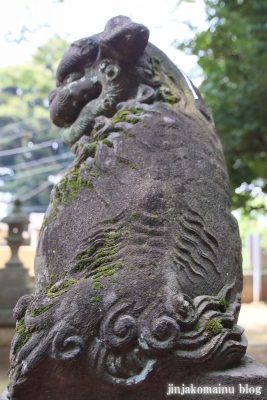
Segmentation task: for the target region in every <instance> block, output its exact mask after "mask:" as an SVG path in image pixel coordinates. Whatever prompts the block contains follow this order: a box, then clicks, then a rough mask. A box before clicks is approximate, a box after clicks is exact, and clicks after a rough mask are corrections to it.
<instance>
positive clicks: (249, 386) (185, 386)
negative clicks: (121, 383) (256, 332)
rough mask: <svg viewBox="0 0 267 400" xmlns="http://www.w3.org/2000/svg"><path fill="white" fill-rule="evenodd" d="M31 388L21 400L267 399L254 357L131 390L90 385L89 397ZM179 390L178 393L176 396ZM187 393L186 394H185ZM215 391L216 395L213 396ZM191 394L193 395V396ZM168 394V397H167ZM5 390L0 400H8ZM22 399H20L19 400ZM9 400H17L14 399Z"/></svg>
mask: <svg viewBox="0 0 267 400" xmlns="http://www.w3.org/2000/svg"><path fill="white" fill-rule="evenodd" d="M36 386H38V382H36ZM35 390H36V389H35V388H32V392H31V390H30V391H29V393H28V395H27V393H25V397H23V400H24V399H25V400H26V399H27V398H30V399H32V398H33V397H32V396H33V392H35V397H34V399H36V400H52V399H55V398H60V399H62V400H63V399H64V400H69V399H79V400H103V399H108V400H125V399H127V400H152V399H153V400H163V399H188V400H204V399H205V400H217V399H225V400H254V399H258V400H266V399H267V368H266V367H265V366H263V365H261V364H259V363H258V362H257V361H256V360H255V359H254V358H252V357H250V356H249V355H246V356H244V357H243V358H242V360H241V365H239V366H237V367H234V368H231V369H227V370H224V371H214V372H208V373H205V374H198V375H194V372H193V371H190V373H187V374H186V375H184V376H183V377H182V378H181V374H180V372H179V374H177V371H174V370H172V371H171V370H170V369H168V371H164V372H163V373H161V374H160V376H159V375H157V377H154V379H153V378H152V379H147V380H146V382H144V383H141V384H140V385H138V386H132V387H131V388H128V389H126V388H117V387H114V386H110V387H105V386H104V385H101V384H99V385H98V384H97V382H95V385H92V386H91V388H90V395H88V391H87V390H85V391H86V392H87V394H86V395H84V393H83V389H82V388H81V387H79V388H77V387H73V386H72V385H71V386H68V387H62V386H61V388H60V387H57V388H51V387H48V386H47V387H38V391H35ZM179 391H180V394H179ZM188 391H189V393H188ZM216 391H217V394H216ZM194 392H196V393H195V394H194ZM168 393H169V394H168ZM7 395H8V391H7V390H6V391H5V392H4V393H3V394H2V396H1V398H0V400H9V399H8V397H7ZM21 398H22V397H20V399H21ZM10 400H17V398H13V397H12V399H10Z"/></svg>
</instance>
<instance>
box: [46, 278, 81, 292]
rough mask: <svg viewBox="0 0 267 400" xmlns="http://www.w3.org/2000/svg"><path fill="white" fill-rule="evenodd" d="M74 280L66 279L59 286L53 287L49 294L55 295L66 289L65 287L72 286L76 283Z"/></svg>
mask: <svg viewBox="0 0 267 400" xmlns="http://www.w3.org/2000/svg"><path fill="white" fill-rule="evenodd" d="M76 282H77V281H76V280H73V279H66V280H65V281H64V282H62V283H61V284H60V285H58V286H57V285H53V286H52V287H51V288H50V289H49V292H52V293H56V292H59V291H60V290H63V289H66V288H67V287H69V286H71V285H74V283H76Z"/></svg>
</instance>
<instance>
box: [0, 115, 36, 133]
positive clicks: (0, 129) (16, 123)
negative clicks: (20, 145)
mask: <svg viewBox="0 0 267 400" xmlns="http://www.w3.org/2000/svg"><path fill="white" fill-rule="evenodd" d="M31 119H34V120H35V119H36V118H34V117H29V118H24V119H22V120H21V121H19V122H12V123H10V124H6V125H5V126H3V127H2V128H0V134H2V132H4V133H5V130H6V128H7V129H8V127H9V126H10V127H15V128H16V127H17V125H19V124H22V123H23V122H25V121H29V120H31ZM10 129H11V128H10ZM13 129H14V128H13Z"/></svg>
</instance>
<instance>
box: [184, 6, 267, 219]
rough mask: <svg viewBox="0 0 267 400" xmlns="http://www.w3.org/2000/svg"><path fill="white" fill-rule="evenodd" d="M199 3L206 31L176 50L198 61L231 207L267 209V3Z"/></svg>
mask: <svg viewBox="0 0 267 400" xmlns="http://www.w3.org/2000/svg"><path fill="white" fill-rule="evenodd" d="M204 1H205V4H206V12H207V19H208V22H209V28H208V29H207V30H206V31H203V32H197V30H195V31H194V38H193V39H191V40H189V41H185V42H184V43H180V44H179V48H180V49H182V50H185V51H186V52H188V53H189V54H194V55H197V56H198V57H199V61H198V64H199V65H200V67H201V68H202V70H203V74H204V80H203V83H202V84H201V86H200V92H201V93H202V94H203V96H204V99H205V102H206V104H207V106H208V107H209V108H210V109H211V112H212V114H213V117H214V120H215V124H216V127H217V130H218V133H219V135H220V137H221V140H222V144H223V148H224V154H225V158H226V163H227V167H228V171H229V175H230V181H231V190H232V201H233V208H240V207H243V209H244V210H246V211H250V210H252V209H253V208H255V209H258V210H259V209H261V210H262V209H264V210H265V211H267V208H266V203H265V197H264V196H263V193H267V163H266V157H267V113H266V104H267V80H266V65H267V52H266V47H267V19H266V15H267V0H258V1H257V0H232V1H227V2H226V1H218V0H204ZM256 194H258V195H260V196H262V198H261V201H259V199H257V201H255V200H253V198H255V196H256Z"/></svg>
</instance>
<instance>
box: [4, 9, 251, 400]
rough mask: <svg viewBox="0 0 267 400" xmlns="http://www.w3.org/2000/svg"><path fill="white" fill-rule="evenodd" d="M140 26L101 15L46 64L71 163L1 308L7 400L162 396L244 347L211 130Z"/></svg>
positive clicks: (236, 263)
mask: <svg viewBox="0 0 267 400" xmlns="http://www.w3.org/2000/svg"><path fill="white" fill-rule="evenodd" d="M148 36H149V31H148V29H147V28H146V27H145V26H143V25H140V24H136V23H134V22H132V21H131V20H130V19H129V18H127V17H123V16H118V17H115V18H113V19H111V20H110V21H108V23H107V25H106V27H105V29H104V32H102V33H100V34H97V35H94V36H92V37H89V38H84V39H81V40H78V41H77V42H74V43H73V44H72V45H71V47H70V49H69V50H68V51H67V53H66V54H65V55H64V57H63V59H62V61H61V63H60V65H59V67H58V71H57V87H56V89H55V90H54V91H52V93H51V94H50V97H49V100H50V113H51V118H52V120H53V122H54V123H55V124H56V125H57V126H59V127H62V128H63V130H62V136H63V139H64V140H65V141H66V143H68V144H69V146H71V148H72V150H73V152H74V153H75V154H76V158H75V161H74V163H73V165H71V166H70V168H69V169H68V171H67V172H66V173H65V175H64V177H63V178H62V179H61V181H60V182H59V183H58V184H57V185H56V186H55V187H54V189H53V191H52V194H51V203H50V205H49V208H48V210H47V213H46V216H45V219H44V223H43V226H42V230H41V235H40V240H39V245H38V249H37V255H36V260H35V272H36V282H37V283H36V292H35V294H34V295H33V296H24V297H22V298H21V299H20V301H19V302H18V304H17V306H16V308H15V311H14V312H15V316H16V318H17V321H18V322H17V328H16V331H17V333H16V335H15V337H14V340H13V343H12V349H11V367H10V372H9V376H10V384H9V394H7V398H10V399H21V400H46V399H55V398H60V399H64V400H70V399H79V400H85V399H86V400H89V399H99V400H100V399H101V400H102V399H104V398H106V399H125V398H127V399H137V398H138V399H143V398H146V399H150V398H152V397H153V399H162V398H163V397H164V396H163V395H162V393H165V392H166V385H167V382H171V380H172V381H174V380H175V382H182V379H184V377H185V376H191V375H192V374H198V373H200V372H203V371H207V370H212V369H222V368H227V367H229V366H232V365H233V364H235V363H238V362H239V360H240V359H241V357H242V356H243V355H244V353H245V351H246V339H245V338H244V336H243V335H242V333H243V329H242V328H240V327H239V326H237V325H236V323H237V318H238V313H239V309H240V292H241V290H242V272H241V261H242V260H241V244H240V238H239V233H238V227H237V223H236V221H235V219H234V218H233V216H232V215H231V213H230V193H229V180H228V176H227V172H226V167H225V162H224V158H223V154H222V148H221V144H220V140H219V138H218V136H217V134H216V131H215V128H214V124H213V121H212V118H211V116H210V115H209V112H208V111H207V109H206V107H205V105H204V103H203V101H202V99H201V96H200V95H199V93H198V91H197V89H195V88H194V87H193V85H192V84H191V82H190V81H189V80H188V79H187V78H186V77H185V76H184V75H183V74H182V73H181V72H180V71H179V70H178V69H177V68H176V67H175V65H174V64H173V63H172V62H171V61H170V60H169V59H168V58H167V57H166V55H165V54H163V53H162V52H161V51H160V50H159V49H157V48H156V47H155V46H153V45H152V44H151V43H148ZM190 374H191V375H190ZM165 383H166V385H165ZM162 390H163V392H162ZM142 393H143V395H142ZM151 393H153V395H152V394H151ZM8 396H10V397H8ZM142 396H145V397H142ZM149 396H150V397H149Z"/></svg>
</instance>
